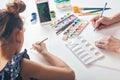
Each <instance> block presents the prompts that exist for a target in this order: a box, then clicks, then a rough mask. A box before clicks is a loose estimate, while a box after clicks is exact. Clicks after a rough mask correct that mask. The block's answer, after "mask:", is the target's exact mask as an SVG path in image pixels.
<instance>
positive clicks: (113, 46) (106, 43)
mask: <svg viewBox="0 0 120 80" xmlns="http://www.w3.org/2000/svg"><path fill="white" fill-rule="evenodd" d="M95 45H96V46H97V47H99V48H101V49H105V50H108V51H112V52H116V53H120V40H119V39H117V38H115V37H113V36H109V37H107V38H104V39H101V40H99V41H96V42H95Z"/></svg>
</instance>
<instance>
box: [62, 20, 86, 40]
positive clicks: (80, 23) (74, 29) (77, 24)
mask: <svg viewBox="0 0 120 80" xmlns="http://www.w3.org/2000/svg"><path fill="white" fill-rule="evenodd" d="M87 24H88V21H87V20H81V19H79V18H77V19H76V20H75V21H74V22H73V23H72V24H71V25H70V26H69V27H68V28H67V29H66V30H65V31H64V32H63V34H62V39H63V40H64V41H66V40H68V39H69V38H75V37H77V36H79V34H80V33H81V32H82V31H83V29H84V28H85V27H86V26H87Z"/></svg>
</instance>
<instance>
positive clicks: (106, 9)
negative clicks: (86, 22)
mask: <svg viewBox="0 0 120 80" xmlns="http://www.w3.org/2000/svg"><path fill="white" fill-rule="evenodd" d="M82 9H83V10H95V9H103V8H82ZM108 9H111V8H105V10H108Z"/></svg>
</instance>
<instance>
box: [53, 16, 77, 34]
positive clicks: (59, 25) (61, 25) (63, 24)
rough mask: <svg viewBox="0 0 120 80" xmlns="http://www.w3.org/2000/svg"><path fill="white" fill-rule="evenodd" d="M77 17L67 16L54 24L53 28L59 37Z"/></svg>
mask: <svg viewBox="0 0 120 80" xmlns="http://www.w3.org/2000/svg"><path fill="white" fill-rule="evenodd" d="M75 19H77V17H76V16H75V15H73V14H67V15H65V16H64V17H62V18H60V19H58V20H57V21H55V22H53V23H52V24H51V26H52V27H53V28H54V29H55V30H56V31H57V32H56V34H57V35H59V34H60V33H62V32H63V31H64V30H65V29H66V28H67V27H69V25H70V24H72V23H73V22H74V20H75Z"/></svg>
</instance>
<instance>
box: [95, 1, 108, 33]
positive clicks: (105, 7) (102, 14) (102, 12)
mask: <svg viewBox="0 0 120 80" xmlns="http://www.w3.org/2000/svg"><path fill="white" fill-rule="evenodd" d="M106 6H107V2H106V3H105V5H104V8H103V10H102V12H101V15H100V17H102V16H103V13H104V11H105V8H106ZM97 28H98V27H96V28H95V29H94V31H96V29H97Z"/></svg>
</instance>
